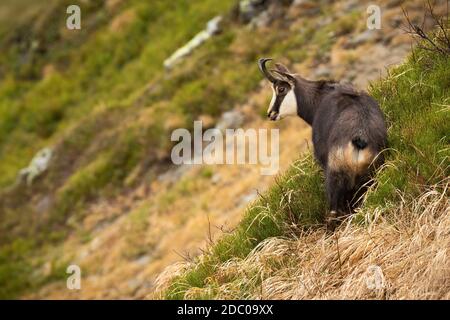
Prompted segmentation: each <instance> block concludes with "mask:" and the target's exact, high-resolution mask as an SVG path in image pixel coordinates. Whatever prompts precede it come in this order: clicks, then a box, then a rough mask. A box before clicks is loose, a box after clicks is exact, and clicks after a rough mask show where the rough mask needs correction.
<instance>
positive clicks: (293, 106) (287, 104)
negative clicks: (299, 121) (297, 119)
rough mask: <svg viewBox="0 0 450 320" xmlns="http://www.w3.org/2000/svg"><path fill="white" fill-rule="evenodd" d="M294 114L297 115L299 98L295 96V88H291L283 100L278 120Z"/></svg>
mask: <svg viewBox="0 0 450 320" xmlns="http://www.w3.org/2000/svg"><path fill="white" fill-rule="evenodd" d="M294 115H297V98H296V97H295V93H294V90H289V92H288V94H287V95H286V96H285V97H284V99H283V101H282V102H281V106H280V112H279V116H278V119H277V120H279V119H283V118H286V117H288V116H294Z"/></svg>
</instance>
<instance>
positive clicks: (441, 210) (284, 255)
mask: <svg viewBox="0 0 450 320" xmlns="http://www.w3.org/2000/svg"><path fill="white" fill-rule="evenodd" d="M370 92H371V94H373V95H374V97H375V98H376V99H377V100H378V101H380V103H381V106H382V109H383V110H384V112H385V114H386V116H387V121H388V125H389V129H388V130H389V131H388V132H389V149H388V150H386V153H387V162H386V164H385V166H384V167H383V168H382V169H381V170H379V172H378V174H377V176H376V182H377V183H376V186H375V187H374V188H372V190H370V192H369V193H368V194H367V196H366V199H365V201H364V205H363V206H362V208H361V209H360V211H359V213H358V214H357V215H356V216H355V217H353V218H352V221H350V222H349V223H348V224H347V223H344V224H343V226H341V228H340V230H338V231H337V232H336V234H334V235H326V234H325V231H324V230H323V226H322V224H321V222H322V221H323V217H324V214H325V213H326V210H327V208H326V201H325V199H324V190H323V175H322V173H321V171H320V170H319V168H318V166H317V165H316V164H315V163H314V162H313V159H312V156H311V155H310V154H309V153H308V154H307V155H305V157H303V158H302V159H300V160H298V161H297V162H295V163H294V164H293V165H292V168H291V169H290V170H289V171H288V172H286V173H285V174H284V175H283V176H282V177H280V178H279V179H278V181H277V182H276V183H275V185H274V186H273V187H272V188H271V189H270V190H269V192H267V193H266V194H264V195H262V196H261V197H260V199H259V200H258V201H257V202H256V203H255V204H254V205H252V206H251V207H250V208H249V209H248V211H247V213H246V214H245V216H244V218H243V220H242V221H241V222H240V224H239V226H238V227H237V229H236V231H234V232H233V233H232V234H230V235H226V236H224V237H223V238H222V239H221V240H219V241H218V242H217V243H215V244H214V245H212V246H211V247H210V248H209V249H208V252H207V253H206V254H204V255H202V256H200V257H199V258H198V259H196V260H195V261H194V262H191V263H186V264H185V265H182V266H181V267H180V266H179V267H178V270H177V272H174V270H173V269H170V270H169V271H168V272H167V274H165V275H162V276H161V277H160V286H162V288H164V289H163V290H162V297H164V298H170V299H185V298H195V299H204V298H261V297H262V298H264V297H267V295H266V294H267V293H266V291H265V290H269V292H270V290H271V291H272V292H278V294H279V296H278V297H280V296H282V297H284V298H286V297H288V298H293V297H294V296H289V292H290V293H292V292H291V291H293V290H290V291H289V290H288V289H289V288H285V289H286V292H284V293H285V294H286V295H285V296H283V295H282V294H283V291H284V289H283V288H276V287H274V286H276V285H277V284H278V285H283V282H282V281H279V282H278V283H275V284H274V283H272V287H269V288H268V287H267V286H268V285H269V284H268V281H267V280H268V279H271V280H273V279H274V277H275V276H276V275H280V274H283V275H284V276H285V278H286V279H287V278H288V277H289V271H291V272H294V270H297V271H296V273H295V274H296V275H298V274H301V273H302V270H299V268H302V267H305V268H306V267H308V264H315V265H316V266H317V269H319V270H315V271H316V272H322V274H316V275H315V277H317V279H315V280H314V279H308V280H310V281H309V284H310V285H311V290H313V291H314V290H320V288H319V287H318V286H317V285H314V281H317V283H322V282H323V281H324V279H322V278H321V277H323V278H326V277H327V276H328V275H329V276H330V277H333V275H332V274H333V273H339V272H343V271H342V268H343V267H342V266H345V267H344V268H345V272H348V273H350V274H351V271H352V269H355V268H357V267H358V265H357V263H358V262H360V260H364V258H367V256H370V255H371V252H370V250H371V249H367V250H365V249H364V248H363V247H364V246H370V242H371V240H370V235H369V236H368V237H364V240H361V236H360V235H364V233H369V232H372V231H374V230H375V232H376V229H377V228H382V230H385V231H386V230H389V226H390V228H394V229H396V228H397V229H396V230H397V232H399V233H400V232H405V233H406V232H411V231H412V232H418V233H419V234H418V235H416V236H417V237H419V235H420V233H421V232H429V234H428V236H429V237H432V238H433V237H439V239H435V241H433V239H428V241H427V242H425V241H424V239H422V240H423V241H424V243H423V244H421V246H420V245H417V246H419V247H420V249H421V250H422V251H420V252H422V253H423V252H424V251H426V249H432V251H431V252H428V254H427V255H424V257H421V258H420V259H419V260H415V261H414V259H410V258H411V256H409V257H408V252H403V254H404V256H403V255H401V254H395V255H394V254H391V253H392V251H394V250H397V251H400V252H401V250H410V249H411V248H408V246H404V242H407V241H408V242H414V241H420V240H417V238H416V239H413V240H411V239H408V238H407V237H408V235H407V234H404V237H401V236H397V237H394V238H392V239H391V240H392V241H395V243H391V244H390V245H391V247H390V248H389V249H388V250H386V251H385V252H379V251H377V252H376V253H375V254H374V256H375V258H374V259H373V261H372V263H374V264H376V263H379V264H380V265H382V266H383V267H384V266H386V268H389V265H394V264H395V263H398V262H399V261H398V260H397V259H399V257H401V259H403V261H404V263H405V264H407V265H409V264H410V263H412V264H414V263H416V264H419V263H420V261H421V259H430V260H426V261H425V262H424V263H425V265H426V266H428V264H432V263H435V261H436V258H438V257H439V256H440V255H443V257H446V256H448V254H449V251H448V250H449V247H448V243H449V235H448V233H445V232H444V230H445V226H446V225H447V226H448V223H447V222H448V215H449V213H450V212H449V211H448V210H449V208H450V207H449V202H448V195H449V194H448V183H449V181H448V177H449V173H450V167H449V165H450V161H449V156H450V148H449V140H448V139H449V137H448V132H450V126H449V123H450V112H449V111H450V110H449V102H450V101H449V99H450V98H449V97H450V59H449V58H448V56H443V55H441V54H438V53H434V52H433V53H430V52H428V51H421V50H416V51H414V53H413V54H412V56H411V57H410V58H409V59H408V61H407V62H405V63H404V64H403V65H402V66H401V67H398V68H396V69H394V70H392V71H391V72H390V74H389V76H388V77H387V78H386V79H385V80H383V81H381V82H379V83H376V84H375V85H373V86H372V88H371V89H370ZM427 192H428V194H427ZM420 195H422V198H420V200H416V199H417V197H419V196H420ZM380 215H381V216H382V218H380ZM427 216H428V217H427ZM424 219H425V220H427V219H430V220H433V219H435V221H433V222H430V221H428V223H427V221H424ZM416 220H417V224H416ZM380 221H381V222H380ZM436 221H437V222H438V223H437V224H439V223H441V226H440V229H439V228H437V229H436V230H433V228H432V226H433V223H436ZM445 221H447V222H445ZM400 222H401V225H400ZM421 222H422V223H423V224H421ZM378 224H380V225H381V226H379V225H378ZM430 224H431V226H430ZM405 226H408V227H405ZM349 228H350V229H351V231H348V229H349ZM422 228H423V230H422ZM425 228H430V230H427V229H425ZM439 230H440V231H439ZM439 232H440V233H439ZM382 234H383V233H381V235H380V234H378V237H377V238H378V240H377V241H383V238H382V239H380V237H382ZM390 234H395V232H392V231H391V232H386V233H385V236H386V237H390ZM340 235H342V236H346V237H347V239H345V242H344V243H346V244H344V245H343V246H342V248H341V250H342V251H343V253H342V255H339V244H335V243H334V239H337V238H335V237H337V236H340ZM358 236H360V237H359V238H358ZM410 236H411V237H412V236H413V235H410ZM318 238H319V240H318ZM424 238H425V239H427V237H426V236H424ZM283 239H287V240H283ZM313 239H314V241H320V243H319V244H314V242H313ZM352 239H353V240H352ZM263 241H264V243H262V242H263ZM283 241H285V242H284V243H283ZM289 241H290V242H289ZM352 241H355V243H354V244H351V242H352ZM374 241H376V240H374ZM386 241H387V240H386ZM438 241H439V242H438ZM280 243H281V245H280ZM292 243H293V244H292ZM436 243H437V246H436V247H432V246H433V245H436ZM287 244H289V245H287ZM307 244H309V245H310V246H308V245H307ZM333 245H334V246H333ZM336 245H337V247H336ZM324 246H326V248H327V249H323V248H324ZM352 246H353V247H352ZM386 246H388V245H386ZM283 248H284V249H285V251H284V252H277V250H283ZM286 248H288V249H286ZM311 248H313V249H311ZM315 248H317V250H315ZM320 248H322V249H323V250H322V251H325V250H326V251H325V254H324V252H322V251H321V250H320ZM401 248H403V249H401ZM424 248H425V249H424ZM383 249H386V248H383ZM346 250H347V251H346ZM352 250H354V252H355V253H354V254H355V255H357V256H356V257H355V256H354V255H352ZM326 254H328V255H326ZM409 254H410V255H412V254H413V253H412V252H409ZM425 256H426V257H427V258H425ZM415 257H416V258H415V259H417V256H415ZM441 257H442V256H441ZM443 259H444V260H443V261H442V259H440V260H439V261H441V262H443V263H444V265H440V266H438V267H437V268H435V269H433V270H431V274H432V275H433V276H436V277H437V278H434V279H433V281H434V282H433V286H429V284H427V281H428V280H429V279H428V278H427V277H419V278H418V279H417V281H419V282H418V283H416V284H415V286H419V289H418V290H417V292H416V291H411V292H410V293H409V294H408V293H407V291H406V292H405V290H404V288H405V287H406V286H408V285H411V280H410V281H407V282H404V283H402V282H399V281H396V279H388V280H389V281H392V282H394V283H395V284H396V285H397V286H398V287H395V288H390V290H391V292H394V293H393V296H395V290H399V291H400V292H402V294H404V295H405V296H404V297H416V298H417V297H422V298H423V297H435V298H445V297H447V298H448V292H449V289H450V283H449V282H448V276H449V272H450V264H449V261H448V259H445V258H443ZM368 260H370V259H368ZM411 260H412V261H411ZM339 266H341V269H340V268H339ZM421 266H422V267H424V266H423V265H422V264H421ZM310 269H312V268H310ZM419 269H420V267H418V266H415V268H414V270H419ZM283 271H284V272H283ZM434 273H435V274H434ZM173 274H178V275H177V276H175V277H173ZM391 275H392V274H391ZM290 276H291V282H293V281H294V280H292V277H294V278H295V276H294V275H293V274H291V275H290ZM310 276H312V275H310ZM353 276H354V275H353ZM427 276H429V274H428V275H427ZM167 277H168V278H169V279H167ZM333 279H334V278H333ZM298 280H299V281H301V280H300V279H298ZM345 281H346V278H345V277H344V276H343V275H342V273H341V278H339V279H337V280H336V282H335V283H332V281H330V283H327V285H328V286H329V287H327V288H326V290H328V291H326V292H327V293H328V294H329V296H333V295H332V293H330V292H331V291H332V290H335V291H339V290H338V289H342V288H341V287H342V286H343V285H344V284H345ZM286 282H287V281H286ZM437 284H439V286H440V288H439V290H437V289H436V285H437ZM291 285H292V283H291ZM421 286H422V287H421ZM322 289H325V287H324V288H322ZM420 289H424V290H425V289H428V291H426V290H425V291H424V292H421V291H420ZM349 290H350V291H351V289H349ZM433 290H435V291H433ZM436 290H437V291H436ZM420 293H422V296H421V295H420ZM436 293H437V294H436ZM346 294H347V295H348V296H350V294H348V293H345V291H344V290H342V292H338V293H335V295H334V297H335V298H339V297H344V296H346ZM300 296H301V295H300ZM305 296H307V297H309V298H314V297H322V298H323V297H327V295H326V293H321V292H320V291H319V292H317V291H314V292H313V293H310V294H309V295H306V294H305ZM305 296H303V297H305ZM329 296H328V297H329ZM274 297H275V298H276V297H277V296H276V295H275V296H272V298H274ZM359 297H360V298H364V297H367V296H364V295H362V296H359ZM369 297H370V296H369ZM400 297H402V296H401V295H400Z"/></svg>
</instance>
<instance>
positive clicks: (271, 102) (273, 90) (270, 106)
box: [267, 86, 277, 113]
mask: <svg viewBox="0 0 450 320" xmlns="http://www.w3.org/2000/svg"><path fill="white" fill-rule="evenodd" d="M272 92H273V95H272V100H271V101H270V104H269V110H267V113H269V112H270V110H272V107H273V105H274V104H275V100H276V99H277V93H276V92H275V89H274V88H273V86H272Z"/></svg>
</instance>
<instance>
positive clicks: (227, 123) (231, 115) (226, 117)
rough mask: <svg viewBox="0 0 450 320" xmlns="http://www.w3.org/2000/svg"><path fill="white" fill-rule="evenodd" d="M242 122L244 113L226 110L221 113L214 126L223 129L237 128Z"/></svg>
mask: <svg viewBox="0 0 450 320" xmlns="http://www.w3.org/2000/svg"><path fill="white" fill-rule="evenodd" d="M243 123H244V115H243V114H242V113H241V112H240V111H237V110H233V111H228V112H225V113H224V114H222V117H221V119H220V120H219V122H218V123H217V125H216V128H217V129H219V130H221V131H224V130H225V129H237V128H239V127H240V126H241V125H242V124H243Z"/></svg>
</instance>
